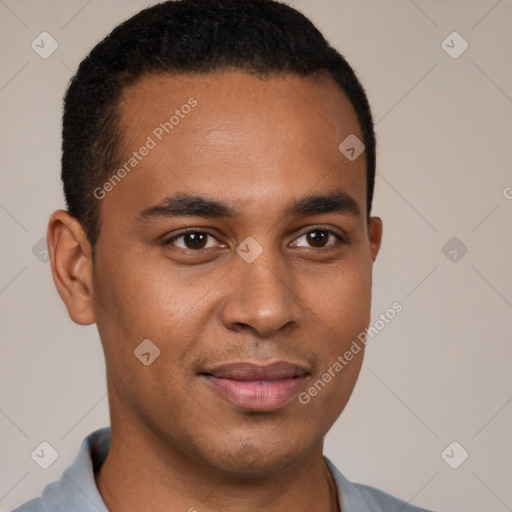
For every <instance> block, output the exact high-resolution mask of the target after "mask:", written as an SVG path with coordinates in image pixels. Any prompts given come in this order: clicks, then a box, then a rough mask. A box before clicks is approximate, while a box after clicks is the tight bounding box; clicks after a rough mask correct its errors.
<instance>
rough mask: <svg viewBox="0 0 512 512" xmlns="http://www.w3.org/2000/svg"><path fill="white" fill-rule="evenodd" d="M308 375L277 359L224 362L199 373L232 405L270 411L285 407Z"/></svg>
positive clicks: (293, 365) (251, 409)
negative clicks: (252, 361) (260, 362)
mask: <svg viewBox="0 0 512 512" xmlns="http://www.w3.org/2000/svg"><path fill="white" fill-rule="evenodd" d="M308 374H309V373H308V371H307V370H306V369H305V368H304V367H302V366H299V365H296V364H292V363H288V362H285V361H278V362H275V363H271V364H266V365H259V364H255V363H250V362H244V363H231V364H224V365H221V366H217V367H215V368H212V369H210V370H207V371H205V372H201V374H200V375H201V376H202V377H204V378H205V380H206V381H207V382H208V383H209V384H210V385H211V386H212V387H213V388H214V389H215V390H216V391H218V392H220V394H221V395H223V396H224V397H225V398H227V399H228V400H229V401H230V402H231V403H232V404H234V405H235V406H237V407H239V408H241V409H245V410H248V411H260V412H269V411H275V410H277V409H280V408H282V407H284V406H285V405H286V404H287V403H288V402H289V401H290V400H291V399H292V398H294V397H295V396H296V395H297V393H298V392H299V390H300V388H301V387H302V385H303V383H304V381H305V379H306V378H307V376H308Z"/></svg>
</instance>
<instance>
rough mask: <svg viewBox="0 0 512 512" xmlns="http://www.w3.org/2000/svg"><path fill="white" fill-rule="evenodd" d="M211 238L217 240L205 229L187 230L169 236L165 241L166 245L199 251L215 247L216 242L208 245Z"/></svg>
mask: <svg viewBox="0 0 512 512" xmlns="http://www.w3.org/2000/svg"><path fill="white" fill-rule="evenodd" d="M209 239H212V240H216V239H215V237H214V236H213V235H211V234H210V233H207V232H205V231H186V232H184V233H180V234H179V235H176V236H173V237H172V238H169V239H168V240H167V241H166V242H165V245H174V246H176V247H178V248H180V249H184V250H192V251H194V250H196V251H199V250H201V249H208V248H210V247H215V243H214V244H213V245H212V244H211V243H210V245H208V244H209Z"/></svg>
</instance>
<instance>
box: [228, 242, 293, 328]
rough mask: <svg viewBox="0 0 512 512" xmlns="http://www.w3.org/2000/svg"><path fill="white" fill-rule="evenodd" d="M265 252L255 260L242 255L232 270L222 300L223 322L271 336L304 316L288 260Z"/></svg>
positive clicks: (230, 325)
mask: <svg viewBox="0 0 512 512" xmlns="http://www.w3.org/2000/svg"><path fill="white" fill-rule="evenodd" d="M266 252H267V254H268V251H263V253H262V254H261V255H260V256H259V257H258V258H257V259H256V260H255V261H253V262H252V263H246V262H245V261H243V260H242V259H241V258H240V259H239V260H238V261H237V262H236V263H235V267H236V268H233V270H232V271H231V272H230V273H229V275H230V278H231V280H232V281H231V282H232V286H231V287H230V292H229V295H228V296H227V298H226V300H225V301H224V303H223V309H222V321H223V323H224V326H225V327H226V328H228V329H231V330H234V331H241V330H243V329H244V328H245V329H246V328H250V329H252V330H254V331H255V332H256V333H257V334H258V335H259V336H260V337H263V338H264V337H269V336H272V335H273V334H275V333H276V332H278V331H280V330H283V329H284V328H286V327H291V326H294V327H296V326H297V325H298V323H299V319H300V318H301V308H300V301H299V297H298V291H297V290H296V283H295V284H294V283H293V282H292V281H293V276H292V272H291V270H290V269H289V268H287V266H286V262H285V261H282V260H279V258H278V256H273V257H270V256H264V255H265V253H266Z"/></svg>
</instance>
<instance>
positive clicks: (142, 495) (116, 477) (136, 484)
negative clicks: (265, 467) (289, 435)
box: [95, 422, 340, 512]
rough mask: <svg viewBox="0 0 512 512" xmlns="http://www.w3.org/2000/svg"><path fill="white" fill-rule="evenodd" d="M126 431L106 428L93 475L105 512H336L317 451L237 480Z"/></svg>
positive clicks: (140, 431) (145, 436) (335, 500)
mask: <svg viewBox="0 0 512 512" xmlns="http://www.w3.org/2000/svg"><path fill="white" fill-rule="evenodd" d="M123 424H124V425H127V423H125V422H123ZM128 425H130V426H129V427H128V428H127V427H124V428H116V427H118V425H116V424H115V422H112V440H111V445H110V450H109V454H108V456H107V458H106V460H105V462H104V464H103V465H102V467H101V469H100V470H99V471H98V473H97V474H96V475H95V479H96V485H97V487H98V490H99V492H100V494H101V496H102V498H103V501H104V502H105V505H106V506H107V508H108V510H109V511H111V512H119V511H122V510H130V511H133V512H139V511H140V512H142V511H146V510H152V511H154V512H160V511H162V512H164V511H166V512H167V511H169V510H183V511H188V512H220V511H222V512H235V511H236V512H238V511H240V510H244V511H247V512H252V511H254V512H256V511H258V512H278V511H282V510H286V511H287V512H303V511H304V510H317V511H322V512H339V510H340V509H339V505H338V496H337V491H336V486H335V484H334V480H333V478H332V475H331V473H330V471H329V470H328V468H327V466H326V465H325V462H324V460H323V457H322V448H323V446H322V445H320V446H318V447H316V448H315V449H313V450H311V451H310V453H308V454H307V455H306V456H305V457H304V458H302V459H301V460H300V462H297V463H295V464H293V465H290V466H288V467H286V469H283V470H281V471H278V472H274V473H272V474H263V475H261V474H260V475H251V476H242V477H241V476H240V475H236V474H232V473H225V472H222V471H221V470H218V469H217V470H216V469H215V468H214V467H211V466H208V465H207V464H205V463H204V462H203V463H199V462H198V461H194V460H191V458H190V457H189V456H188V457H187V454H186V453H180V452H179V450H176V449H175V448H174V447H170V446H164V445H163V443H162V442H161V441H159V440H158V438H157V436H155V435H151V433H150V432H149V431H148V430H147V429H142V428H140V429H138V428H137V427H135V426H134V425H133V424H129V423H128Z"/></svg>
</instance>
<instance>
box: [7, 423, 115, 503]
mask: <svg viewBox="0 0 512 512" xmlns="http://www.w3.org/2000/svg"><path fill="white" fill-rule="evenodd" d="M109 446H110V427H104V428H101V429H98V430H96V431H94V432H93V433H92V434H89V435H88V436H87V437H86V438H85V439H84V440H83V442H82V445H81V447H80V450H79V452H78V455H77V456H76V458H75V461H74V462H73V464H71V466H69V467H68V468H67V469H66V470H65V471H63V473H62V476H61V477H60V479H59V480H57V481H55V482H51V483H49V484H48V485H47V486H46V487H45V488H44V489H43V492H42V494H41V497H39V498H35V499H33V500H31V501H28V502H27V503H24V504H23V505H21V506H20V507H18V508H16V509H14V510H13V511H12V512H71V511H72V510H80V511H81V512H98V511H99V512H108V511H107V508H106V507H105V504H104V503H103V500H102V498H101V496H100V494H99V491H98V489H97V487H96V484H95V480H94V472H95V470H96V469H97V468H98V467H100V466H101V464H102V463H103V461H104V460H105V457H106V455H107V453H108V450H109Z"/></svg>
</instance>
